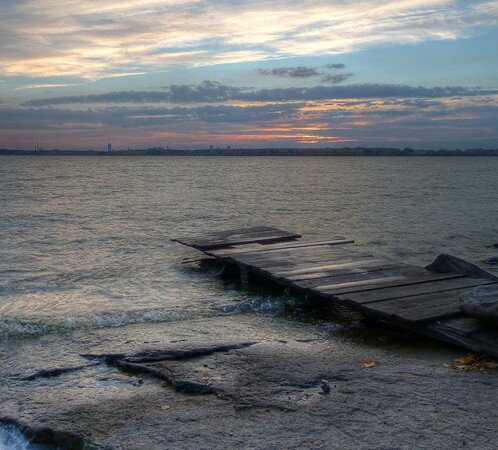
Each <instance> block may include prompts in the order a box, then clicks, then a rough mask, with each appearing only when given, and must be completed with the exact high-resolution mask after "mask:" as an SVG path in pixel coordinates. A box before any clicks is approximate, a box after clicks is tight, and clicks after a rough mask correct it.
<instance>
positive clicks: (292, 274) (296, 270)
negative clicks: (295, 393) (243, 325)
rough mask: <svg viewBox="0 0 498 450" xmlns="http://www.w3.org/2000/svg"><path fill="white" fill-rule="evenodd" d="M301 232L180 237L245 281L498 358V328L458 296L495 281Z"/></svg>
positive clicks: (259, 231) (496, 283) (261, 231)
mask: <svg viewBox="0 0 498 450" xmlns="http://www.w3.org/2000/svg"><path fill="white" fill-rule="evenodd" d="M299 238H301V235H299V234H295V233H289V232H287V231H283V230H279V229H277V228H272V227H254V228H245V229H238V230H229V231H221V232H217V233H209V234H205V235H202V236H194V237H185V238H175V239H172V241H175V242H179V243H181V244H183V245H186V246H189V247H193V248H195V249H198V250H200V251H202V252H204V253H205V254H207V255H209V256H212V257H214V258H217V259H218V260H220V261H221V262H223V263H226V264H232V265H235V266H237V268H238V269H239V271H240V274H241V280H242V282H243V283H247V282H248V280H249V277H250V276H251V274H256V275H258V276H261V277H264V278H267V279H269V280H272V281H273V282H275V283H278V284H280V285H283V286H286V287H288V288H291V289H292V290H294V291H297V292H300V293H302V294H304V295H307V296H310V297H314V298H320V299H322V300H324V301H330V302H331V303H335V304H342V305H347V306H348V307H350V308H353V309H355V310H357V311H360V312H362V313H363V314H364V315H365V316H366V317H369V318H372V319H376V320H383V321H388V322H390V323H392V324H394V325H396V326H398V327H403V328H406V329H409V330H412V331H414V332H417V333H420V334H423V335H425V336H429V337H431V338H435V339H438V340H442V341H445V342H448V343H451V344H455V345H459V346H463V347H465V348H467V349H469V350H471V351H484V352H487V353H489V354H491V355H493V356H495V357H498V329H497V328H494V327H491V326H488V325H486V324H484V323H482V322H480V321H478V320H476V319H473V318H470V317H467V316H465V315H464V314H463V313H462V312H461V311H460V309H459V300H460V296H461V295H462V294H463V293H464V292H466V291H469V290H471V289H473V288H474V287H477V286H483V285H494V286H496V287H498V280H496V279H492V278H484V277H479V278H476V277H472V276H469V275H465V274H462V273H436V272H431V271H429V270H427V269H426V268H423V267H418V266H414V265H410V264H404V263H402V262H398V261H394V260H391V259H387V258H385V257H376V256H374V255H372V254H369V253H365V252H361V251H358V250H356V249H355V248H354V246H352V245H348V244H353V241H352V240H348V239H345V238H344V237H342V236H336V237H333V238H332V239H330V240H328V241H319V242H306V241H302V240H299Z"/></svg>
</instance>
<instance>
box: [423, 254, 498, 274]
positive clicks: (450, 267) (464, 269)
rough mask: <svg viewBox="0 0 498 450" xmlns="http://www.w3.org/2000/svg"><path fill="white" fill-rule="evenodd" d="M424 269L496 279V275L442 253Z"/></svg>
mask: <svg viewBox="0 0 498 450" xmlns="http://www.w3.org/2000/svg"><path fill="white" fill-rule="evenodd" d="M426 269H427V270H430V271H431V272H438V273H461V274H463V275H468V276H470V277H479V278H489V279H491V280H496V279H498V277H496V276H495V275H493V274H492V273H490V272H488V271H487V270H484V269H481V268H480V267H479V266H476V265H475V264H472V263H470V262H468V261H465V260H464V259H461V258H457V257H456V256H452V255H446V254H444V253H443V254H441V255H439V256H438V257H437V258H436V259H435V260H434V262H432V263H431V264H429V265H428V266H427V267H426Z"/></svg>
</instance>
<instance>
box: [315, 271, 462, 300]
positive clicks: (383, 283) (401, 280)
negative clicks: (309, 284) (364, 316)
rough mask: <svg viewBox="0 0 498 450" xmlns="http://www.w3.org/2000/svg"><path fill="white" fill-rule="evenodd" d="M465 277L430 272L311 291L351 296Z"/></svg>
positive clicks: (318, 288)
mask: <svg viewBox="0 0 498 450" xmlns="http://www.w3.org/2000/svg"><path fill="white" fill-rule="evenodd" d="M460 277H463V275H459V274H443V273H441V274H437V273H431V272H428V274H427V275H419V276H415V277H407V276H393V277H387V278H386V279H383V278H378V279H374V280H364V281H358V282H351V283H343V284H341V285H336V284H332V285H325V286H316V287H313V288H312V289H310V291H316V293H317V294H322V295H323V294H327V295H332V296H338V295H341V294H349V293H352V292H359V291H365V290H370V289H381V288H385V287H393V286H408V285H413V284H418V283H425V282H428V281H434V280H445V279H451V278H460Z"/></svg>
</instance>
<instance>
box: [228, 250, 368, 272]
mask: <svg viewBox="0 0 498 450" xmlns="http://www.w3.org/2000/svg"><path fill="white" fill-rule="evenodd" d="M339 248H340V249H339ZM368 256H372V255H370V254H364V253H363V254H362V253H356V252H351V251H346V250H345V248H344V246H328V245H323V246H317V247H309V248H308V247H305V248H293V249H285V250H282V251H278V252H274V251H271V252H255V253H251V254H242V255H231V256H228V257H227V259H228V260H233V261H235V262H238V263H242V264H248V265H251V266H258V265H265V266H267V267H268V266H271V265H274V266H275V265H286V264H287V265H289V266H295V265H299V264H300V263H303V264H307V263H309V262H314V263H322V264H332V263H334V262H336V261H337V262H346V260H350V261H353V260H356V259H359V258H360V257H363V258H365V257H368ZM222 259H223V258H222Z"/></svg>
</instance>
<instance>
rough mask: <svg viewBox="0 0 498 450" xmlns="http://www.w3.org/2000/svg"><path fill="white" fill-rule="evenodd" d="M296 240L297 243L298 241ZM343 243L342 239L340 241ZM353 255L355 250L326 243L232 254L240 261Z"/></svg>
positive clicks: (328, 257)
mask: <svg viewBox="0 0 498 450" xmlns="http://www.w3.org/2000/svg"><path fill="white" fill-rule="evenodd" d="M298 242H299V241H298ZM298 242H297V243H298ZM341 243H344V241H341ZM343 254H346V255H354V254H355V252H354V251H351V250H350V249H347V248H346V247H344V246H343V245H335V246H331V245H328V244H322V245H315V246H293V247H291V248H280V249H274V250H265V249H264V248H262V249H261V250H259V251H254V252H248V253H240V254H235V255H230V256H233V258H237V259H238V260H240V261H257V260H258V259H267V258H271V257H275V258H294V259H295V258H306V257H308V256H321V257H323V258H326V259H327V260H329V259H330V258H331V256H333V255H339V256H341V255H343Z"/></svg>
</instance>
